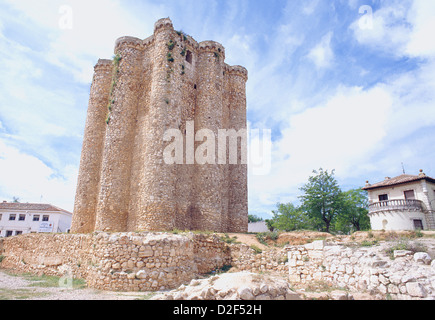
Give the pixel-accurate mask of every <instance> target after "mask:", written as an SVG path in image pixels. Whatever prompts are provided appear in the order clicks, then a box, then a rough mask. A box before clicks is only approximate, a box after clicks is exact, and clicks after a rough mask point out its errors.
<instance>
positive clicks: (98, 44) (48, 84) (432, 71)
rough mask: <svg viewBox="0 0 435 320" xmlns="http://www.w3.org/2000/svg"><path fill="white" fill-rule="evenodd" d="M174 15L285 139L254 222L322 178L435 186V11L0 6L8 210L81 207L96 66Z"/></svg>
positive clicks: (337, 6) (277, 139)
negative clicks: (14, 206)
mask: <svg viewBox="0 0 435 320" xmlns="http://www.w3.org/2000/svg"><path fill="white" fill-rule="evenodd" d="M363 6H365V7H363ZM367 7H368V8H370V10H369V11H367V10H362V11H361V10H360V9H362V8H367ZM65 8H66V10H67V11H65ZM360 11H361V12H360ZM168 16H169V17H170V18H171V20H172V21H173V24H174V27H175V28H176V29H178V30H179V29H181V30H183V31H184V32H185V33H187V34H189V35H191V36H192V37H193V38H195V39H196V40H197V41H204V40H215V41H218V42H220V43H222V44H223V45H224V47H225V48H226V62H227V63H228V64H231V65H242V66H244V67H246V68H247V69H248V71H249V80H248V83H247V100H248V121H249V124H250V126H251V128H267V129H271V130H272V141H273V144H272V158H271V161H272V162H271V170H270V172H269V173H268V174H265V175H254V174H250V175H249V210H250V213H251V214H256V215H259V216H262V217H265V218H267V217H268V215H269V214H270V212H271V210H273V209H274V208H275V204H276V203H277V202H295V203H296V202H297V199H298V196H299V195H300V191H299V188H300V187H301V185H302V184H303V183H305V182H306V181H307V179H308V176H309V175H310V174H312V170H314V169H318V168H320V167H322V168H324V169H328V170H332V169H335V172H336V177H337V179H338V181H339V183H340V185H341V186H342V188H343V189H345V190H347V189H350V188H357V187H361V186H363V185H364V183H365V181H366V180H369V181H370V182H377V181H379V180H382V179H383V178H384V177H385V176H396V175H399V174H401V173H402V167H401V163H402V162H403V163H404V166H405V170H406V172H407V173H409V174H417V173H418V170H419V169H424V171H425V173H426V174H427V175H429V176H432V177H435V167H434V161H433V159H434V158H435V147H434V146H435V42H434V41H433V30H435V22H434V21H435V19H434V18H435V2H434V1H432V0H401V1H396V0H388V1H386V0H334V1H326V0H307V1H296V0H287V1H284V0H276V1H256V0H244V1H243V0H229V1H197V0H190V1H189V0H186V1H170V0H166V1H134V0H122V1H119V0H118V1H116V0H113V1H108V0H107V1H105V0H93V1H82V0H74V1H68V0H62V1H55V0H50V1H49V0H46V1H43V0H42V1H41V0H40V1H30V0H0V64H1V66H2V68H1V72H0V97H1V99H0V200H1V199H4V200H11V199H12V197H14V196H16V197H19V198H20V199H21V201H24V202H40V201H42V202H49V203H52V204H54V205H57V206H60V207H63V208H65V209H67V210H72V209H73V203H74V196H75V186H76V180H77V173H78V166H79V161H80V152H81V144H82V139H83V130H84V125H85V119H86V110H87V104H88V98H89V89H90V83H91V80H92V73H93V66H94V65H95V63H96V62H97V60H98V58H111V57H112V56H113V47H114V43H115V40H116V39H117V38H118V37H121V36H125V35H129V36H135V37H139V38H142V39H144V38H146V37H148V36H150V35H151V34H152V32H153V26H154V22H155V21H156V20H158V19H159V18H162V17H168ZM66 18H67V20H65V19H66ZM68 19H69V20H68ZM65 21H67V22H70V23H71V24H70V25H68V24H65Z"/></svg>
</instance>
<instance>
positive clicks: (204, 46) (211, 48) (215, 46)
mask: <svg viewBox="0 0 435 320" xmlns="http://www.w3.org/2000/svg"><path fill="white" fill-rule="evenodd" d="M199 50H200V51H206V52H212V53H214V54H217V55H219V56H220V57H222V58H223V60H224V59H225V48H224V46H223V45H222V44H220V43H219V42H216V41H210V40H208V41H201V42H200V43H199Z"/></svg>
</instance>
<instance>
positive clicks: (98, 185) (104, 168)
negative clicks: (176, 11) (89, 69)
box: [71, 18, 248, 233]
mask: <svg viewBox="0 0 435 320" xmlns="http://www.w3.org/2000/svg"><path fill="white" fill-rule="evenodd" d="M115 54H116V56H115V58H114V59H113V60H101V59H100V60H99V61H98V63H97V65H96V66H95V69H94V70H95V72H94V77H93V81H92V86H91V92H90V99H89V107H88V113H87V120H86V127H85V133H84V140H83V149H82V155H81V161H80V171H79V177H78V184H77V192H76V198H75V206H74V214H73V220H72V228H71V231H72V232H76V233H88V232H93V231H114V232H115V231H117V232H125V231H137V230H145V231H168V230H173V229H175V228H177V229H181V230H210V231H215V232H246V231H247V227H248V207H247V165H246V164H242V162H241V161H240V158H241V156H240V153H241V152H242V151H245V150H241V148H243V147H242V146H241V144H240V143H239V145H238V151H239V153H238V160H239V162H237V163H238V164H228V162H227V164H225V165H224V164H198V163H196V162H195V163H193V164H166V163H165V161H163V150H164V148H165V147H166V146H167V145H168V143H169V142H165V141H164V140H163V136H164V133H165V131H166V130H168V129H179V130H180V131H181V132H182V133H183V135H184V138H185V140H186V141H187V139H186V123H187V122H190V121H192V122H193V123H194V130H195V132H197V130H200V129H202V128H207V129H210V130H212V131H213V133H214V134H215V135H216V137H217V136H218V129H235V130H240V129H246V81H247V70H246V69H245V68H243V67H240V66H229V65H227V64H226V63H224V59H225V49H224V47H223V46H222V45H221V44H219V43H217V42H214V41H204V42H200V43H198V42H196V41H195V40H194V39H193V38H192V37H190V36H188V35H185V34H183V33H182V32H179V31H175V30H174V28H173V26H172V22H171V20H170V19H169V18H166V19H160V20H159V21H157V22H156V23H155V26H154V34H153V35H152V36H150V37H149V38H147V39H145V40H141V39H137V38H133V37H122V38H119V39H118V40H117V41H116V44H115ZM192 122H190V123H192ZM194 144H195V146H197V145H198V144H199V142H194ZM184 156H185V154H184Z"/></svg>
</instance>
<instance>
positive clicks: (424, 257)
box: [414, 252, 432, 264]
mask: <svg viewBox="0 0 435 320" xmlns="http://www.w3.org/2000/svg"><path fill="white" fill-rule="evenodd" d="M414 261H415V262H420V263H423V264H430V263H431V261H432V259H431V257H430V256H429V255H428V254H427V253H426V252H416V253H415V254H414Z"/></svg>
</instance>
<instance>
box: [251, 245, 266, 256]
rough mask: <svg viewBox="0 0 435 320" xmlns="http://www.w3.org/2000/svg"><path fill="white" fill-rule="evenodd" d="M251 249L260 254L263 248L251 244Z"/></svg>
mask: <svg viewBox="0 0 435 320" xmlns="http://www.w3.org/2000/svg"><path fill="white" fill-rule="evenodd" d="M251 249H252V250H254V253H255V254H260V253H262V252H263V250H261V249H260V248H259V247H257V246H256V245H254V244H252V245H251Z"/></svg>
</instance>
